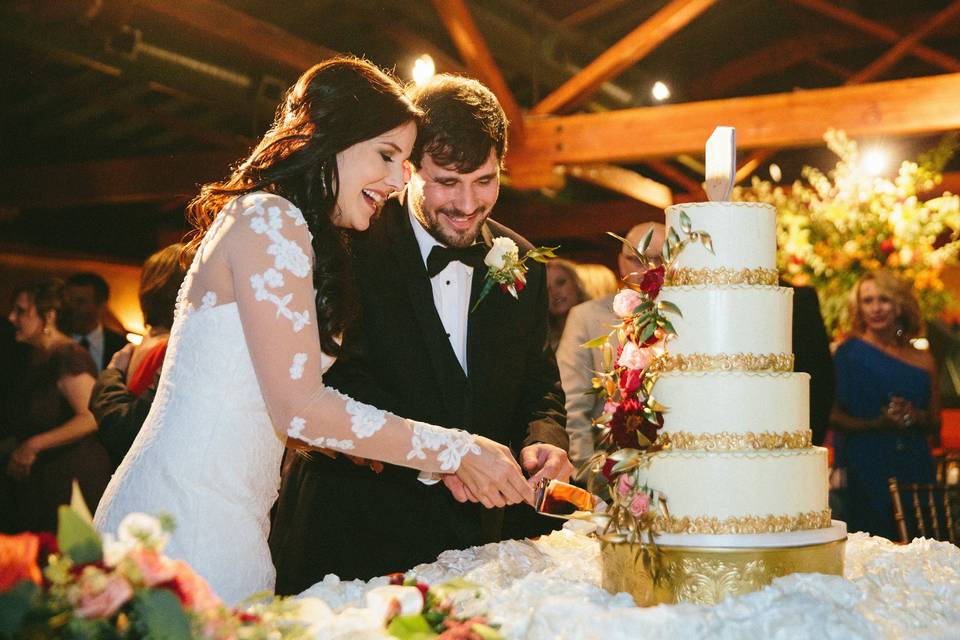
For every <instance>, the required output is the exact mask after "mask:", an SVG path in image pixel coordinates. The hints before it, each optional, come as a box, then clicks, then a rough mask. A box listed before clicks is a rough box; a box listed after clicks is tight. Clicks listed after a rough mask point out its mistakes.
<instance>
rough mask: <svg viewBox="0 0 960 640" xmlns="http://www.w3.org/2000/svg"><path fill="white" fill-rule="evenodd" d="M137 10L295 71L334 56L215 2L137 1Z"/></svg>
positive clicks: (296, 37) (311, 43) (196, 0)
mask: <svg viewBox="0 0 960 640" xmlns="http://www.w3.org/2000/svg"><path fill="white" fill-rule="evenodd" d="M136 6H137V8H138V9H139V10H143V11H149V12H150V13H153V14H155V15H160V16H163V17H165V18H169V19H171V20H174V21H176V22H178V23H180V24H181V25H183V26H185V27H189V28H191V29H195V30H196V31H199V32H200V33H202V34H203V35H204V36H205V37H209V38H213V39H215V40H218V41H220V42H223V43H224V44H227V45H229V46H236V47H240V48H241V49H244V50H246V51H249V52H250V53H254V54H256V55H258V56H261V57H262V58H265V59H267V60H271V61H273V62H275V63H278V64H281V65H283V66H285V67H289V68H290V69H292V70H294V71H296V72H297V73H298V74H299V73H302V72H303V71H306V70H307V69H309V68H310V67H312V66H313V65H315V64H317V63H318V62H322V61H323V60H326V59H327V58H332V57H333V56H335V55H337V52H336V51H333V50H331V49H327V48H326V47H322V46H320V45H318V44H315V43H313V42H310V41H309V40H306V39H304V38H301V37H299V36H296V35H294V34H292V33H290V32H288V31H285V30H284V29H281V28H280V27H278V26H276V25H274V24H272V23H270V22H266V21H264V20H259V19H257V18H254V17H252V16H250V15H247V14H246V13H243V12H242V11H238V10H237V9H234V8H233V7H231V6H229V5H227V4H224V3H223V2H217V0H137V2H136Z"/></svg>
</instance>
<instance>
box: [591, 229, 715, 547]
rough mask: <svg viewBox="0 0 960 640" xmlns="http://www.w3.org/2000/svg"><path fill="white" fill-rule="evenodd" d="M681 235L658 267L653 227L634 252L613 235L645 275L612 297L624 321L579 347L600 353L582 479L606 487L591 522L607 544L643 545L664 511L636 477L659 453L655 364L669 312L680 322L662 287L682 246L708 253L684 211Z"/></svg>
mask: <svg viewBox="0 0 960 640" xmlns="http://www.w3.org/2000/svg"><path fill="white" fill-rule="evenodd" d="M680 231H681V232H682V233H683V236H684V237H683V238H681V237H680V234H678V233H677V231H676V230H675V229H673V228H670V229H669V230H668V231H667V237H666V238H665V240H664V243H663V252H662V257H663V260H662V263H659V264H658V263H657V262H656V261H654V260H651V259H650V258H648V257H647V255H646V250H647V248H648V247H649V245H650V241H651V239H652V238H653V230H652V229H651V230H650V231H649V232H647V234H646V235H645V236H644V237H643V238H642V239H641V241H640V243H639V244H638V245H637V246H636V247H634V246H633V245H632V244H631V243H630V242H629V241H628V240H626V239H625V238H621V237H620V236H618V235H616V234H613V233H611V234H610V235H612V236H613V237H615V238H617V239H618V240H620V241H621V242H622V243H624V245H626V246H627V247H628V248H629V249H630V250H631V251H632V252H633V253H634V255H635V256H636V257H637V259H638V260H639V261H640V264H643V265H646V271H645V272H644V273H643V276H642V278H641V280H640V283H639V284H634V283H632V282H628V281H625V288H624V289H623V290H622V291H620V293H618V294H617V295H616V297H615V298H614V301H613V311H614V313H615V314H616V315H617V316H619V317H620V318H622V320H621V322H620V323H619V324H617V325H615V326H614V327H613V330H612V331H611V332H610V334H608V335H605V336H600V337H599V338H596V339H594V340H591V341H590V342H588V343H586V344H585V345H583V346H584V347H585V348H596V349H600V350H601V351H602V353H603V363H604V370H603V371H598V372H596V373H597V376H596V377H595V378H594V379H593V392H594V393H597V394H598V395H599V396H600V397H601V398H602V399H603V400H604V407H603V413H602V414H601V415H600V417H598V418H596V419H595V420H594V425H595V426H596V427H597V428H598V429H599V430H600V434H599V443H598V446H597V453H596V454H594V455H593V456H592V457H591V458H590V459H589V460H587V461H586V462H585V463H584V465H583V467H582V469H581V473H582V474H586V475H587V476H588V483H589V486H590V489H591V490H592V491H594V492H596V491H597V486H598V485H599V484H600V482H599V481H600V479H601V478H602V479H603V480H604V481H606V483H607V486H608V490H609V498H610V502H611V503H610V506H609V508H608V510H607V511H606V513H602V514H601V513H595V514H592V515H590V516H589V518H590V519H592V520H594V521H595V522H597V523H598V524H599V525H600V534H599V536H600V539H601V540H605V541H608V542H623V541H627V542H639V543H641V544H642V543H643V542H644V540H645V536H644V533H645V532H647V531H649V530H650V529H651V528H652V526H653V523H654V520H655V517H656V516H655V512H656V511H657V509H658V508H659V509H661V510H666V502H665V501H664V500H662V499H661V497H660V496H658V495H657V494H656V492H655V491H654V490H653V489H651V488H650V487H648V486H646V485H645V484H642V483H641V482H640V477H639V474H638V470H639V469H640V468H641V467H642V466H643V465H645V464H646V463H647V461H648V460H649V456H650V454H652V453H654V452H656V451H659V450H660V449H662V448H663V445H662V444H661V442H660V439H659V433H660V430H661V429H662V428H663V412H664V411H665V410H666V407H664V406H663V405H661V404H660V403H658V402H657V401H656V399H655V398H654V387H655V385H656V382H657V375H658V374H657V371H658V362H659V359H660V358H661V357H662V356H663V354H664V352H665V350H666V348H667V342H668V340H669V339H670V337H671V336H673V335H676V330H675V329H674V326H673V324H672V323H671V322H670V319H669V318H668V316H667V314H676V315H678V316H682V314H681V313H680V309H678V308H677V306H676V305H674V304H673V303H672V302H669V301H667V300H663V299H661V298H660V289H661V287H662V286H663V285H664V283H665V282H669V280H670V277H671V273H672V271H673V265H674V262H675V261H676V258H677V256H678V255H679V254H680V252H681V251H683V249H684V247H686V246H687V245H689V244H690V243H691V242H695V243H700V244H703V245H704V246H705V247H706V248H707V249H708V250H710V251H711V252H712V251H713V244H712V241H711V238H710V235H709V234H707V233H706V232H704V231H695V230H694V229H693V228H692V224H691V222H690V218H689V216H687V214H686V213H683V212H681V214H680ZM632 275H634V274H632ZM614 338H616V340H615V341H614ZM614 342H615V343H616V344H618V345H619V346H618V347H617V348H616V350H614V347H613V346H612V344H611V343H614ZM657 503H659V506H657ZM664 515H666V514H664Z"/></svg>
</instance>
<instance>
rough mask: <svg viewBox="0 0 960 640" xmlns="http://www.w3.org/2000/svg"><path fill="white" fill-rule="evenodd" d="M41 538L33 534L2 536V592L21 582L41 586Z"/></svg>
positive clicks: (0, 575)
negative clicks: (39, 555) (39, 563)
mask: <svg viewBox="0 0 960 640" xmlns="http://www.w3.org/2000/svg"><path fill="white" fill-rule="evenodd" d="M39 550H40V538H39V537H38V536H37V535H36V534H33V533H21V534H18V535H15V536H6V535H0V592H3V591H6V590H8V589H10V588H11V587H13V586H14V585H15V584H17V583H18V582H20V581H21V580H29V581H31V582H35V583H37V584H40V582H41V580H42V579H43V576H42V574H41V573H40V567H39V565H38V564H37V554H38V552H39Z"/></svg>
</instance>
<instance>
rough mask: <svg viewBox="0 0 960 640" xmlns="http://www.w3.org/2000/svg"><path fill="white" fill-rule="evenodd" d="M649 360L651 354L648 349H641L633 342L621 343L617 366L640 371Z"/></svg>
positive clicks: (646, 365) (645, 366)
mask: <svg viewBox="0 0 960 640" xmlns="http://www.w3.org/2000/svg"><path fill="white" fill-rule="evenodd" d="M651 360H653V356H652V355H651V354H650V350H649V349H641V348H640V347H638V346H637V344H636V343H635V342H628V343H627V344H625V345H623V350H622V351H620V357H619V358H618V359H617V366H619V367H626V368H627V369H635V370H638V371H642V370H643V369H646V368H647V367H648V366H649V365H650V361H651Z"/></svg>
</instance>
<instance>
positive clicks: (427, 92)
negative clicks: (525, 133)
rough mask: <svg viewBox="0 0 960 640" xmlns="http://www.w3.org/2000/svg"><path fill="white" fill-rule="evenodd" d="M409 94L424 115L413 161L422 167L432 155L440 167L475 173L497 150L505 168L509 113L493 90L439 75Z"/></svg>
mask: <svg viewBox="0 0 960 640" xmlns="http://www.w3.org/2000/svg"><path fill="white" fill-rule="evenodd" d="M408 95H409V96H410V99H411V100H412V101H413V103H414V104H415V105H416V106H417V107H419V108H420V109H421V110H422V111H423V113H424V115H423V118H422V119H421V120H420V122H419V123H418V125H417V140H416V142H415V143H414V145H413V152H412V153H411V154H410V161H411V162H412V163H413V165H414V166H415V167H417V168H419V167H420V165H421V162H422V161H423V154H425V153H427V154H429V155H430V157H431V158H432V159H433V161H434V162H436V163H437V164H438V165H440V166H441V167H452V168H454V169H456V170H457V171H458V172H459V173H470V172H471V171H475V170H476V169H477V168H478V167H479V166H480V165H482V164H483V163H484V162H486V161H487V158H488V157H489V156H490V149H495V150H496V154H497V161H498V162H499V163H500V164H502V163H503V158H504V156H505V155H506V153H507V125H508V122H507V115H506V114H505V113H504V112H503V108H502V107H501V106H500V102H499V101H498V100H497V97H496V96H495V95H493V92H492V91H490V89H488V88H486V87H485V86H484V85H483V84H482V83H481V82H479V81H477V80H473V79H471V78H464V77H462V76H454V75H450V74H440V75H437V76H435V77H434V78H433V79H432V80H430V82H428V83H427V84H425V85H423V86H419V87H417V86H414V87H411V88H410V89H408Z"/></svg>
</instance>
